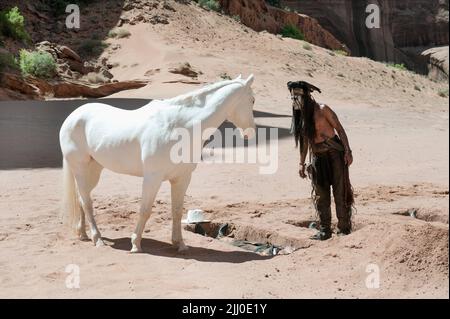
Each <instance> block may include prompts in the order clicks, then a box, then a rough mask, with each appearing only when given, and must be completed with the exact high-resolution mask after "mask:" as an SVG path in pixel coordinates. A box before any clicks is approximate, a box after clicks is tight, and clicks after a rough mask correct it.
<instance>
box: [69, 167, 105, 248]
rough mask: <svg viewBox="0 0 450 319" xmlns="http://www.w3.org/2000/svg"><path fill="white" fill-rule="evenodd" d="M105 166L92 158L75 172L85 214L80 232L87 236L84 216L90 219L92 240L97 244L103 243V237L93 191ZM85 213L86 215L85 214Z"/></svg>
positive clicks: (80, 223) (81, 234)
mask: <svg viewBox="0 0 450 319" xmlns="http://www.w3.org/2000/svg"><path fill="white" fill-rule="evenodd" d="M102 169H103V167H102V166H100V164H98V163H97V162H96V161H94V160H91V161H89V163H88V164H86V165H83V166H82V167H79V169H78V170H77V173H76V174H75V179H76V181H77V186H78V192H79V195H80V202H81V207H82V209H83V212H84V214H82V215H81V218H80V222H79V227H78V229H79V234H80V238H81V236H83V237H84V236H86V237H87V235H86V230H85V229H86V226H85V221H84V219H85V218H84V217H86V219H87V220H88V223H89V227H90V230H91V237H92V241H93V242H94V244H95V245H97V246H100V245H103V241H102V239H101V234H100V231H99V230H98V227H97V224H96V222H95V219H94V209H93V204H92V198H91V192H92V190H93V189H94V188H95V186H97V184H98V181H99V179H100V173H101V171H102ZM83 215H85V216H83Z"/></svg>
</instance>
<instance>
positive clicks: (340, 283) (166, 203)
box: [0, 4, 449, 298]
mask: <svg viewBox="0 0 450 319" xmlns="http://www.w3.org/2000/svg"><path fill="white" fill-rule="evenodd" d="M174 7H175V8H176V10H177V11H176V12H173V13H170V16H169V20H170V21H171V23H170V24H169V25H155V26H153V25H144V24H138V25H135V26H127V29H128V30H129V31H130V32H131V36H130V38H128V39H118V40H108V41H110V42H111V43H120V44H121V48H120V49H118V50H115V51H107V52H105V54H104V56H105V57H108V58H109V59H110V60H111V61H112V62H119V63H120V64H119V66H117V67H116V68H113V69H112V72H113V73H114V75H115V76H116V77H117V78H118V79H119V80H126V79H136V78H149V79H150V80H151V83H150V84H149V85H148V86H146V87H144V88H141V89H138V90H133V91H124V92H120V93H118V94H115V95H114V96H112V97H114V98H146V99H152V98H164V97H169V96H174V95H176V94H179V93H182V92H187V91H189V90H192V89H194V88H196V87H198V86H199V84H197V85H189V84H182V83H164V82H168V81H185V80H191V79H190V78H187V77H184V76H182V75H175V74H172V73H169V72H168V69H169V68H170V67H172V66H173V65H177V64H179V63H183V62H189V63H190V64H191V65H192V66H193V67H195V68H196V69H198V70H200V71H202V72H203V74H201V75H200V76H199V78H198V79H196V81H199V82H205V83H207V82H212V81H216V80H218V79H220V74H221V73H224V72H226V73H227V74H228V75H230V76H237V75H238V74H240V73H242V74H243V75H248V74H250V73H254V74H255V77H256V80H255V84H254V91H255V96H256V100H257V102H256V106H255V109H256V110H257V111H259V112H260V113H259V115H260V116H258V117H257V118H256V121H257V124H258V125H260V126H270V127H278V128H280V138H279V140H278V155H279V156H278V160H279V166H278V170H277V171H276V173H275V174H273V175H261V174H259V170H258V166H257V165H254V164H213V165H211V164H204V163H202V164H200V165H199V166H198V168H197V170H196V171H195V173H194V176H193V180H192V183H191V185H190V187H189V189H188V192H187V196H186V200H185V203H186V204H185V207H186V208H187V209H191V208H201V209H204V210H205V212H206V217H207V218H208V219H211V220H212V221H213V222H214V223H223V222H228V223H230V224H232V225H233V226H234V227H235V233H234V235H235V237H236V238H238V239H248V240H251V241H258V242H261V241H269V242H271V243H274V244H277V245H282V246H292V247H295V248H296V250H295V251H294V252H293V253H291V254H289V255H280V256H274V257H264V256H260V255H257V254H254V253H252V252H248V251H245V250H242V249H240V248H237V247H235V246H232V245H230V244H228V243H227V242H225V241H219V240H216V239H213V238H208V237H204V236H201V235H198V234H194V233H192V232H189V231H186V230H185V231H184V237H185V240H186V243H187V245H188V246H189V247H190V249H189V250H188V251H187V252H184V253H177V252H176V250H175V249H174V248H172V246H171V245H170V236H171V216H170V191H169V187H168V186H169V185H168V184H167V183H165V184H164V185H163V187H162V189H161V191H160V193H159V194H158V197H157V202H156V203H155V208H154V213H153V215H152V217H151V218H150V220H149V222H148V224H147V228H146V231H145V233H144V239H143V242H142V245H143V249H144V253H142V254H136V255H133V254H129V253H128V250H129V249H130V247H131V245H130V235H131V233H132V231H133V229H134V225H135V223H136V221H137V216H136V212H137V211H138V210H139V200H140V184H141V180H140V179H139V178H135V177H130V176H124V175H117V174H114V173H111V172H109V171H104V173H103V175H102V178H101V181H100V184H99V186H98V187H97V188H96V189H95V190H94V192H93V197H94V201H95V214H96V219H97V222H98V225H99V228H100V231H101V232H102V235H103V237H104V238H105V242H106V243H107V245H106V246H105V247H102V248H96V247H94V246H93V244H92V243H91V242H80V241H78V240H77V239H75V237H74V235H73V234H72V233H71V232H70V231H69V230H67V229H66V228H65V227H64V226H63V225H62V224H61V222H60V219H59V211H60V195H61V170H60V168H39V169H36V168H35V169H5V170H1V171H0V287H1V289H0V297H2V298H22V297H30V298H48V297H51V298H117V297H129V298H135V297H136V298H448V297H449V284H448V214H449V201H448V188H449V180H448V176H449V166H448V163H449V157H448V156H449V155H448V154H449V150H448V145H449V137H448V136H449V127H448V98H442V97H440V96H439V95H438V94H437V92H438V90H439V89H441V88H442V87H445V86H446V84H439V83H435V82H432V81H429V80H428V79H426V78H425V77H422V76H419V75H414V74H412V73H410V72H406V71H400V70H396V69H394V68H391V67H387V66H385V65H384V64H382V63H376V62H373V61H370V60H368V59H365V58H348V57H343V56H339V55H335V54H334V55H333V54H332V53H331V52H329V51H327V50H324V49H322V48H318V47H315V46H312V50H307V49H304V48H303V46H302V44H301V42H298V41H295V40H290V39H280V38H278V37H277V36H274V35H270V34H267V33H264V32H263V33H255V32H253V31H251V30H250V29H248V28H246V27H244V26H242V25H240V24H239V23H238V22H236V21H234V20H233V19H231V18H228V17H224V16H219V15H217V14H216V13H210V12H205V11H204V10H201V9H198V8H196V7H194V6H189V7H187V6H184V5H180V4H174ZM187 20H189V21H191V22H192V21H195V22H196V23H195V24H190V29H189V30H186V29H185V28H184V27H183V26H185V25H186V23H187V22H188V21H187ZM156 69H159V71H157V70H156ZM149 70H153V72H149V73H147V71H149ZM146 73H147V76H146V75H145V74H146ZM309 74H311V75H309ZM296 79H306V80H308V81H310V82H312V83H314V84H315V85H317V86H319V87H320V88H321V89H322V90H323V94H321V95H318V96H317V99H318V100H319V101H321V102H324V103H327V104H328V105H330V106H331V107H332V108H333V109H334V110H335V111H336V112H337V114H338V116H339V117H340V119H341V121H342V123H343V125H344V127H345V128H346V130H347V133H348V135H349V139H350V143H351V146H352V148H353V152H354V157H355V162H354V164H353V165H352V167H351V170H350V172H351V178H352V182H353V186H354V188H355V191H356V195H357V197H356V206H357V209H358V211H357V214H356V216H355V231H354V233H352V234H351V235H349V236H346V237H337V236H333V238H332V239H331V240H329V241H326V242H317V241H312V240H310V239H309V236H310V235H311V234H313V233H314V231H313V230H311V229H309V228H307V227H305V226H307V225H309V223H310V222H311V221H314V220H315V214H314V210H313V206H312V203H311V200H310V198H309V193H310V190H311V188H310V184H309V182H308V181H305V180H301V179H300V178H299V177H298V175H297V170H298V161H299V158H298V150H297V149H295V148H294V142H293V139H292V137H290V136H289V134H288V129H289V127H290V117H289V115H290V112H291V108H290V99H289V94H288V91H287V90H286V87H285V85H286V82H287V81H288V80H296ZM419 90H420V91H419ZM0 106H1V105H0ZM263 112H264V113H263ZM8 151H10V150H6V149H2V150H1V152H8ZM411 210H414V211H416V212H417V218H413V217H410V216H409V215H408V211H411ZM335 220H336V218H335V217H334V216H333V221H335ZM70 264H75V265H77V266H78V267H79V271H80V286H79V288H78V289H69V288H67V287H66V280H67V277H68V276H69V274H68V273H66V272H65V270H66V267H67V265H70ZM374 269H375V270H377V271H378V272H379V287H378V288H377V287H376V285H375V286H374V285H370V284H369V285H367V281H368V278H369V279H370V278H372V277H370V276H371V274H370V271H371V270H374ZM368 271H369V272H368Z"/></svg>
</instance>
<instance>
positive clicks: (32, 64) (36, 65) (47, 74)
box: [19, 49, 56, 78]
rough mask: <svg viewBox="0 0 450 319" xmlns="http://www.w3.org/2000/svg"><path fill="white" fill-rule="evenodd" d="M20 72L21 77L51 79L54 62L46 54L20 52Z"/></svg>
mask: <svg viewBox="0 0 450 319" xmlns="http://www.w3.org/2000/svg"><path fill="white" fill-rule="evenodd" d="M19 65H20V70H21V71H22V74H23V75H33V76H35V77H38V78H51V77H53V76H54V75H55V73H56V62H55V60H54V59H53V57H52V55H51V54H50V53H48V52H42V51H32V52H29V51H27V50H24V49H22V50H20V59H19Z"/></svg>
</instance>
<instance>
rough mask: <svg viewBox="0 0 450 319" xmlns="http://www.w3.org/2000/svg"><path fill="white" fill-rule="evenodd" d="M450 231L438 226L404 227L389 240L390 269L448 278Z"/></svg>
mask: <svg viewBox="0 0 450 319" xmlns="http://www.w3.org/2000/svg"><path fill="white" fill-rule="evenodd" d="M448 240H449V238H448V227H443V226H440V225H436V224H428V223H425V224H420V225H409V224H408V225H403V226H400V227H398V228H397V229H396V230H395V231H394V233H393V234H392V235H391V236H390V238H389V239H388V240H386V250H385V251H384V258H383V259H384V262H385V265H386V266H387V267H390V268H392V269H393V270H395V269H401V268H399V267H401V266H402V265H404V266H405V267H407V271H409V272H412V273H416V272H421V273H424V274H429V275H430V274H442V275H445V276H448Z"/></svg>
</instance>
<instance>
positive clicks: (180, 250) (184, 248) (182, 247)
mask: <svg viewBox="0 0 450 319" xmlns="http://www.w3.org/2000/svg"><path fill="white" fill-rule="evenodd" d="M188 249H189V247H188V246H186V245H185V244H180V245H178V252H179V253H182V252H183V251H186V250H188Z"/></svg>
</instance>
